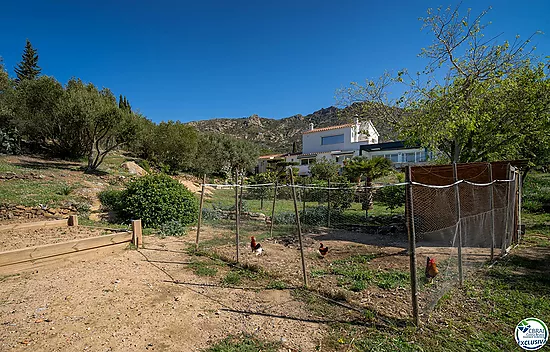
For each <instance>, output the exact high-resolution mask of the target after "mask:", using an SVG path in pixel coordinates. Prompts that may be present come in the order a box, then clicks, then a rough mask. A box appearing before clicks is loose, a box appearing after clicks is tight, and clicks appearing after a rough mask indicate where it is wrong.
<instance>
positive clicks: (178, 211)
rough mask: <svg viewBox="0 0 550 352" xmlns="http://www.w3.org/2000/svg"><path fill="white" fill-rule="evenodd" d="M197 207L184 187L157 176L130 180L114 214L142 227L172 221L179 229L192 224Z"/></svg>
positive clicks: (196, 215) (164, 177)
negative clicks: (139, 223)
mask: <svg viewBox="0 0 550 352" xmlns="http://www.w3.org/2000/svg"><path fill="white" fill-rule="evenodd" d="M115 204H116V203H115ZM198 208H199V207H198V202H197V199H196V198H195V196H194V195H193V193H191V192H190V191H189V190H188V189H187V188H186V187H185V186H184V185H182V184H181V183H179V182H178V181H176V180H173V179H172V178H170V177H169V176H167V175H163V174H159V175H147V176H143V177H140V178H137V179H135V180H133V181H131V182H130V183H129V184H128V187H127V188H126V189H125V190H123V191H122V193H121V195H120V208H119V209H118V211H117V212H118V213H119V214H118V215H119V216H120V217H121V219H123V220H127V221H128V220H131V219H141V220H142V221H143V223H144V225H145V226H146V227H153V228H159V227H160V226H161V225H162V224H164V223H167V222H169V221H174V220H177V221H179V222H180V223H181V225H182V226H186V225H189V224H191V223H193V222H195V221H196V220H197V217H198ZM115 210H116V209H115Z"/></svg>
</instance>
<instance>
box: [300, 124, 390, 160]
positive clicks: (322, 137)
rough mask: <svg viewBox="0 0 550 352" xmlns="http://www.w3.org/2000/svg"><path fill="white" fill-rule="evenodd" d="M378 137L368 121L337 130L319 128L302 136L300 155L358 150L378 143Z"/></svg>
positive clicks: (344, 126) (343, 126)
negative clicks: (361, 146)
mask: <svg viewBox="0 0 550 352" xmlns="http://www.w3.org/2000/svg"><path fill="white" fill-rule="evenodd" d="M335 127H338V126H335ZM378 137H379V135H378V131H376V129H375V128H374V125H373V124H372V123H371V122H370V121H367V122H364V123H362V124H361V123H359V122H357V121H356V123H354V124H349V125H342V127H339V128H330V127H329V128H327V129H324V128H320V129H317V130H312V131H306V132H304V133H303V134H302V153H304V154H309V153H320V152H330V151H338V150H359V146H360V145H362V144H376V143H378Z"/></svg>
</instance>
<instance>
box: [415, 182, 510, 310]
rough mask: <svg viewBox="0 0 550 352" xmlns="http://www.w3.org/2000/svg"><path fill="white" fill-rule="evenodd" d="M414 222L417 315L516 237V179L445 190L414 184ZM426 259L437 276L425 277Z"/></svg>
mask: <svg viewBox="0 0 550 352" xmlns="http://www.w3.org/2000/svg"><path fill="white" fill-rule="evenodd" d="M411 187H412V194H413V198H412V207H413V209H412V210H413V211H412V213H413V214H412V218H413V221H414V230H415V233H416V248H417V249H416V266H417V272H418V274H417V275H418V277H419V281H418V292H419V294H418V297H419V306H420V307H419V308H420V313H421V314H428V313H429V312H430V311H431V310H432V309H433V308H434V307H435V305H436V304H437V302H438V301H439V299H441V297H442V296H443V295H444V294H445V293H446V292H448V290H449V289H450V288H451V287H453V286H456V285H457V284H459V282H460V281H461V277H460V276H461V273H462V277H463V278H467V277H468V276H469V275H472V274H473V273H475V271H477V270H478V269H479V268H481V267H482V266H484V265H486V264H487V263H489V262H490V261H491V260H493V259H495V258H497V257H498V256H501V255H504V254H505V253H506V251H507V249H509V248H510V246H511V245H512V241H513V240H514V238H515V236H516V235H515V234H516V233H517V222H516V221H517V219H516V217H515V211H516V206H517V202H516V194H517V192H518V183H517V180H516V178H515V177H514V178H511V179H509V180H498V181H494V182H487V183H474V182H471V181H464V180H461V181H459V182H455V183H451V184H449V185H447V186H430V185H422V184H419V183H413V185H412V186H411ZM428 258H430V259H435V261H436V266H437V268H438V270H439V274H438V275H437V276H436V277H435V278H433V279H431V278H429V277H428V276H430V275H427V274H426V269H427V268H428V266H429V264H428Z"/></svg>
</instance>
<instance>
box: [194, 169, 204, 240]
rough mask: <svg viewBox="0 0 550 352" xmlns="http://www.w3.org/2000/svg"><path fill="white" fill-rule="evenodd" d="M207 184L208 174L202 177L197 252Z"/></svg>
mask: <svg viewBox="0 0 550 352" xmlns="http://www.w3.org/2000/svg"><path fill="white" fill-rule="evenodd" d="M205 184H206V174H204V176H203V177H202V188H201V202H200V204H199V223H198V224H197V238H196V240H195V250H196V251H197V250H198V249H199V235H200V233H201V224H202V207H203V204H204V188H205V186H204V185H205Z"/></svg>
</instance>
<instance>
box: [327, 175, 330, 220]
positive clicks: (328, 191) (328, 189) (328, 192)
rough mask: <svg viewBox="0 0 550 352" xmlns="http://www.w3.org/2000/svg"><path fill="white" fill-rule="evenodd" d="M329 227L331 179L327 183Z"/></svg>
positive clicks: (328, 218)
mask: <svg viewBox="0 0 550 352" xmlns="http://www.w3.org/2000/svg"><path fill="white" fill-rule="evenodd" d="M327 185H328V187H327V210H328V211H327V227H330V179H329V180H328V183H327Z"/></svg>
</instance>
